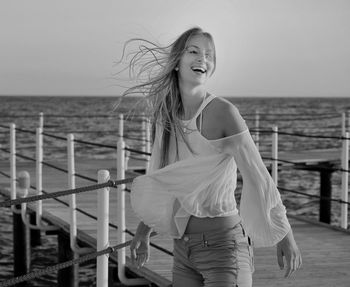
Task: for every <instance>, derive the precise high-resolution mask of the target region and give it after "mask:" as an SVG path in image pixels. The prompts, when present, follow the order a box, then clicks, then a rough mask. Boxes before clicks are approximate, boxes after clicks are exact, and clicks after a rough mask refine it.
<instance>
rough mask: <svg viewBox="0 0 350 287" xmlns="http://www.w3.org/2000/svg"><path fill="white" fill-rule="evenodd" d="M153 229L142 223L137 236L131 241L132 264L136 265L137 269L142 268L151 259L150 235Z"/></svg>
mask: <svg viewBox="0 0 350 287" xmlns="http://www.w3.org/2000/svg"><path fill="white" fill-rule="evenodd" d="M151 231H152V229H151V228H149V227H148V226H147V225H145V224H144V223H143V222H140V224H139V226H138V227H137V230H136V234H135V236H134V238H133V240H132V241H131V244H130V251H131V263H132V264H134V265H136V266H137V268H140V267H142V266H143V265H144V264H145V263H146V262H147V261H148V259H149V255H150V248H149V244H150V234H151Z"/></svg>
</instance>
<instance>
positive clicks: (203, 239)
mask: <svg viewBox="0 0 350 287" xmlns="http://www.w3.org/2000/svg"><path fill="white" fill-rule="evenodd" d="M202 244H203V247H208V241H207V239H206V238H205V234H204V233H202Z"/></svg>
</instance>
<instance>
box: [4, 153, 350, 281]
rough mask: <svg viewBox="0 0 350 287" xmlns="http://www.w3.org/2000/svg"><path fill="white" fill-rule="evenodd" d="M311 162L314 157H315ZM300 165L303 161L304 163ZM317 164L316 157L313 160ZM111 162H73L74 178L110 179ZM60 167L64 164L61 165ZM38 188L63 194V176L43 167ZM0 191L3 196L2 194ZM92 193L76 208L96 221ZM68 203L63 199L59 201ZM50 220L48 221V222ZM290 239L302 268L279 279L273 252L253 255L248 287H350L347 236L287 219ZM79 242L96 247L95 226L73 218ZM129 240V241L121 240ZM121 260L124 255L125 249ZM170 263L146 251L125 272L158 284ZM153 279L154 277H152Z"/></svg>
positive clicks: (56, 212)
mask: <svg viewBox="0 0 350 287" xmlns="http://www.w3.org/2000/svg"><path fill="white" fill-rule="evenodd" d="M315 158H316V157H315ZM304 159H305V158H304ZM319 159H320V158H319V157H318V160H319ZM113 164H114V161H113V160H111V161H102V160H90V161H84V160H80V162H78V161H77V172H78V173H82V174H84V175H88V176H90V177H93V178H96V175H97V170H98V169H100V168H101V167H102V168H106V169H110V170H111V177H112V178H116V175H115V169H114V167H113ZM61 165H62V167H64V163H61ZM0 168H1V171H3V172H8V167H7V163H6V164H4V163H3V162H1V163H0ZM23 169H26V170H28V171H29V172H30V174H31V177H32V179H33V181H32V184H33V185H35V176H34V166H33V164H30V163H29V164H28V163H23V164H22V163H18V167H17V170H18V171H20V170H23ZM43 174H44V184H43V188H44V189H45V190H47V191H49V192H51V191H57V190H63V189H66V184H65V182H67V179H66V177H67V176H66V174H64V173H60V172H58V171H55V170H52V169H51V168H48V167H44V172H43ZM0 184H1V186H3V187H8V186H9V180H8V179H6V178H4V177H0ZM89 184H91V182H89V181H86V180H82V179H79V180H77V186H81V185H89ZM2 190H4V189H3V188H2ZM96 194H97V192H96V191H92V192H86V193H84V194H79V195H77V206H78V207H79V208H81V209H83V210H86V211H88V212H90V213H92V214H93V215H96V200H97V195H96ZM64 200H65V201H67V202H68V197H64ZM116 204H117V191H116V190H114V189H112V190H111V193H110V222H111V223H113V224H116V211H117V210H116ZM43 206H44V210H45V214H46V216H47V217H48V218H51V220H53V221H54V223H56V224H58V223H59V224H62V226H63V225H64V226H66V228H67V226H68V224H67V222H66V221H67V220H68V212H67V209H66V208H65V207H62V206H60V205H58V204H57V202H56V201H54V200H45V201H43ZM126 210H127V220H126V222H127V227H128V229H130V230H131V231H134V230H135V229H136V226H137V224H138V219H137V218H136V217H135V215H134V214H133V212H132V209H131V207H130V201H129V196H128V195H127V196H126ZM53 218H54V219H53ZM290 221H291V224H292V226H293V230H294V234H295V237H296V240H297V242H298V245H299V247H300V249H301V251H302V255H303V267H302V269H301V270H299V271H298V272H297V274H295V275H293V276H292V278H290V279H283V274H284V271H280V270H279V268H278V265H277V260H276V255H275V253H276V250H275V248H262V249H255V273H254V276H253V278H254V286H257V287H259V286H261V287H262V286H264V287H265V286H271V287H274V286H282V287H283V286H320V287H322V286H344V287H345V286H350V285H349V278H350V235H349V234H348V233H344V232H340V231H335V230H332V229H330V228H326V227H323V226H318V225H312V224H310V223H306V222H303V221H299V220H296V219H291V220H290ZM78 228H79V233H78V234H79V237H80V238H81V239H82V240H85V241H86V242H89V243H90V244H91V245H92V246H95V245H96V221H94V220H92V219H91V218H89V217H87V216H85V215H82V214H79V213H78ZM127 238H130V236H127ZM110 242H111V245H114V244H116V231H115V230H114V229H113V228H110ZM152 242H156V243H159V244H161V245H162V246H164V247H165V248H167V249H169V250H172V240H171V239H169V238H166V237H157V238H154V239H152ZM127 254H129V250H128V249H127ZM171 266H172V257H171V256H169V255H165V254H164V253H162V252H160V251H158V250H155V249H154V248H152V250H151V259H150V261H149V262H148V263H147V264H146V268H142V269H140V270H137V269H136V268H135V267H132V266H130V268H131V269H132V271H134V272H139V273H140V275H146V276H149V277H152V276H153V277H152V278H156V277H157V276H158V277H159V276H160V275H161V276H163V277H165V279H162V278H158V279H159V280H163V281H162V282H163V284H165V285H166V284H168V283H169V282H170V281H171ZM157 274H158V275H157Z"/></svg>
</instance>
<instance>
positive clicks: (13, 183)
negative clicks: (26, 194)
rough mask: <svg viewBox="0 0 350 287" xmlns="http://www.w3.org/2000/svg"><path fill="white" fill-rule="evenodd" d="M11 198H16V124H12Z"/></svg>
mask: <svg viewBox="0 0 350 287" xmlns="http://www.w3.org/2000/svg"><path fill="white" fill-rule="evenodd" d="M10 176H11V199H16V125H15V124H14V123H12V124H10Z"/></svg>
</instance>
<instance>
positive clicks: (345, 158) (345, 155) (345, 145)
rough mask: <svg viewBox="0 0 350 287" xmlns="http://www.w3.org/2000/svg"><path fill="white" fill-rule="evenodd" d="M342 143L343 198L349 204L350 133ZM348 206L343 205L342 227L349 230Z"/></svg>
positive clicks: (347, 133)
mask: <svg viewBox="0 0 350 287" xmlns="http://www.w3.org/2000/svg"><path fill="white" fill-rule="evenodd" d="M344 137H345V138H344V139H343V142H342V159H341V167H342V169H343V171H342V196H341V199H342V200H343V201H346V202H348V198H349V196H348V190H349V173H348V170H349V132H345V134H344ZM348 207H349V206H348V204H346V203H342V204H341V227H342V228H345V229H347V228H348Z"/></svg>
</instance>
